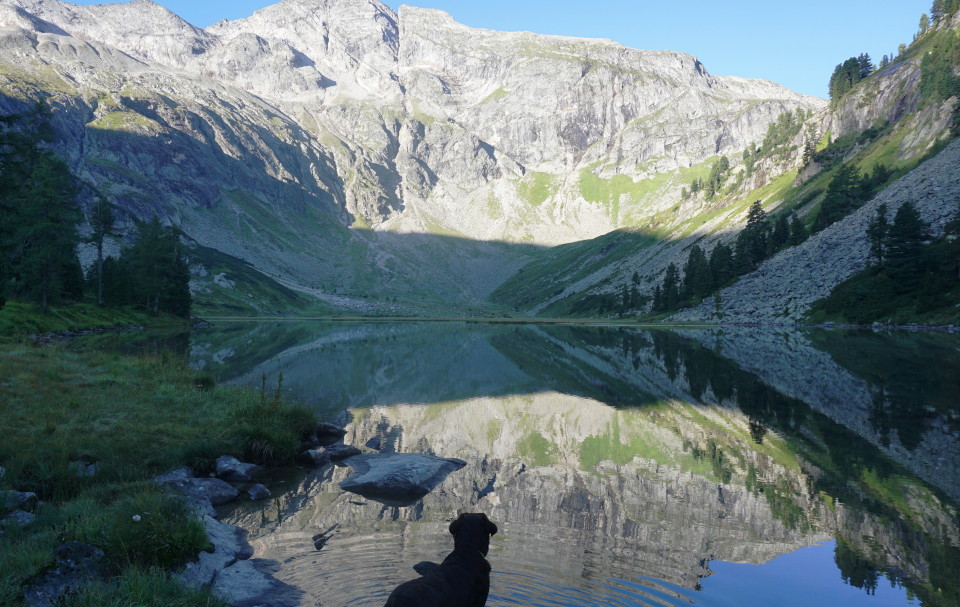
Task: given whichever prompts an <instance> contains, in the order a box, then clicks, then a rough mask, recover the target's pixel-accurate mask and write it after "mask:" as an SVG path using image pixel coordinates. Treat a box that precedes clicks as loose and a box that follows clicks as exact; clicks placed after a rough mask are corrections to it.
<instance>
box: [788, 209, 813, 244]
mask: <svg viewBox="0 0 960 607" xmlns="http://www.w3.org/2000/svg"><path fill="white" fill-rule="evenodd" d="M807 236H808V234H807V228H806V226H804V225H803V222H802V221H800V218H799V217H797V216H796V215H793V217H792V218H791V219H790V240H789V241H788V242H789V244H790V246H791V247H795V246H797V245H798V244H801V243H803V241H804V240H806V239H807Z"/></svg>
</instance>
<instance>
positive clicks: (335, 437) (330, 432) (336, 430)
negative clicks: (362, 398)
mask: <svg viewBox="0 0 960 607" xmlns="http://www.w3.org/2000/svg"><path fill="white" fill-rule="evenodd" d="M314 434H315V435H316V438H317V444H318V445H320V446H322V447H326V446H328V445H333V444H335V443H337V442H339V441H340V440H343V437H344V436H346V434H347V431H346V430H345V429H344V428H341V427H340V426H338V425H336V424H331V423H329V422H323V423H322V424H319V425H318V426H317V430H316V432H315V433H314Z"/></svg>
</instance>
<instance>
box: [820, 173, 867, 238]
mask: <svg viewBox="0 0 960 607" xmlns="http://www.w3.org/2000/svg"><path fill="white" fill-rule="evenodd" d="M862 203H863V181H862V179H861V177H860V171H859V170H857V167H856V166H854V165H853V163H849V164H844V165H842V166H841V167H840V168H839V169H838V170H837V173H836V175H834V177H833V180H832V181H830V185H828V186H827V192H826V195H825V196H824V199H823V203H822V204H821V205H820V211H819V212H818V213H817V216H816V218H814V220H813V230H814V231H815V232H819V231H820V230H822V229H824V228H825V227H827V226H829V225H830V224H832V223H834V222H836V221H837V220H839V219H842V218H843V217H844V216H846V215H847V214H848V213H850V212H851V211H853V210H854V209H856V208H858V207H859V206H860V205H861V204H862Z"/></svg>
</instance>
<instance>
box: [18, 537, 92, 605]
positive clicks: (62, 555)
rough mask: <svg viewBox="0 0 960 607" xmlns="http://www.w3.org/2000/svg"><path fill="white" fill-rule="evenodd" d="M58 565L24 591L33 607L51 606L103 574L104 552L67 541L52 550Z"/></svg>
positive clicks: (86, 545)
mask: <svg viewBox="0 0 960 607" xmlns="http://www.w3.org/2000/svg"><path fill="white" fill-rule="evenodd" d="M53 554H54V556H56V557H57V564H56V568H55V569H53V570H52V571H49V572H47V573H46V574H44V575H43V576H42V577H40V578H39V579H37V580H36V581H35V582H33V583H32V584H30V585H29V586H28V587H26V588H25V589H24V591H23V598H24V600H25V602H26V604H27V605H30V606H31V607H50V606H52V605H56V604H59V602H60V599H61V598H62V597H63V596H64V595H66V594H68V593H70V592H74V591H76V590H77V589H79V588H81V587H82V586H84V585H86V584H87V583H89V582H91V581H93V580H95V579H98V578H99V577H101V575H102V573H103V572H102V571H101V561H102V560H103V551H102V550H100V549H99V548H97V547H96V546H92V545H90V544H86V543H84V542H67V543H66V544H62V545H60V546H58V547H57V548H56V549H54V551H53Z"/></svg>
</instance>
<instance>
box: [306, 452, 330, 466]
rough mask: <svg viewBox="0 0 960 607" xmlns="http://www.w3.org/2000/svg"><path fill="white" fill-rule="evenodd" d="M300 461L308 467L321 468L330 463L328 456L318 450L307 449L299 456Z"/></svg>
mask: <svg viewBox="0 0 960 607" xmlns="http://www.w3.org/2000/svg"><path fill="white" fill-rule="evenodd" d="M300 461H301V462H302V463H304V464H306V465H308V466H316V467H317V468H322V467H323V466H326V465H327V464H329V463H330V454H329V453H327V452H325V451H321V450H319V449H308V450H306V451H304V452H303V453H301V454H300Z"/></svg>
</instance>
